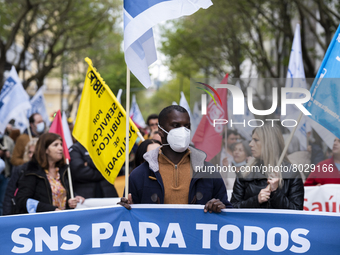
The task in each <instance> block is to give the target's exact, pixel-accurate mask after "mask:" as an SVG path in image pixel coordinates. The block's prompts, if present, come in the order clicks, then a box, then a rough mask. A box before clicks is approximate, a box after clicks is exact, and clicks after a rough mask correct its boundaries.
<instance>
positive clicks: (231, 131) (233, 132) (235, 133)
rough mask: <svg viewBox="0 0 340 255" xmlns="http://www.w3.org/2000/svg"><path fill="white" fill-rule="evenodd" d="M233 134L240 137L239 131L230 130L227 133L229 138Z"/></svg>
mask: <svg viewBox="0 0 340 255" xmlns="http://www.w3.org/2000/svg"><path fill="white" fill-rule="evenodd" d="M231 134H233V135H238V133H237V130H232V129H231V130H228V131H227V138H228V137H229V136H230V135H231Z"/></svg>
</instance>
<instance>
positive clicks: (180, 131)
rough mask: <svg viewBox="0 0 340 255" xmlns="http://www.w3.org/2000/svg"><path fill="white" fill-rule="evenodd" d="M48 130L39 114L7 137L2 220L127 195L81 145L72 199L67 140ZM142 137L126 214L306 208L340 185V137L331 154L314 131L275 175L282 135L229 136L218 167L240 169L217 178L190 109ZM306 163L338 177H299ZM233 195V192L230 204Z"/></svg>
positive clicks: (276, 131)
mask: <svg viewBox="0 0 340 255" xmlns="http://www.w3.org/2000/svg"><path fill="white" fill-rule="evenodd" d="M47 129H48V127H46V124H45V123H44V121H43V119H42V117H41V115H40V114H37V113H36V114H33V115H32V116H31V117H30V118H29V129H27V130H26V131H25V132H24V133H23V134H20V133H18V130H16V129H13V123H12V122H10V123H9V124H8V126H7V128H6V131H5V132H4V134H0V172H1V174H0V214H1V215H11V214H17V213H35V212H45V211H57V210H64V209H72V208H75V207H76V205H77V203H83V202H84V200H85V199H88V198H106V197H119V196H122V193H123V190H118V189H116V188H115V186H117V187H118V186H119V185H118V183H117V185H116V184H115V185H112V184H110V183H109V182H108V181H107V180H105V179H104V177H103V176H102V175H101V173H100V172H99V171H98V169H96V166H95V165H94V163H93V161H92V159H91V157H90V155H89V153H88V152H87V150H86V149H85V148H84V147H83V146H82V145H81V144H80V143H79V142H77V141H74V144H73V145H72V147H71V148H70V149H69V152H70V156H71V161H70V170H71V174H72V186H73V190H74V195H75V196H74V198H71V196H70V190H69V181H68V176H67V174H66V172H67V171H66V169H67V165H66V164H65V160H64V156H63V148H62V143H63V142H64V141H62V139H61V137H60V136H59V135H56V134H53V133H46V130H47ZM141 132H142V135H143V137H144V139H145V140H144V141H141V140H137V141H136V143H135V145H134V148H133V150H132V152H131V154H130V159H131V160H130V165H129V166H128V167H129V168H130V177H129V187H130V190H129V193H130V194H129V196H128V199H125V198H122V199H121V202H120V203H119V204H121V205H122V206H124V207H126V208H127V209H130V208H131V207H130V205H131V204H133V203H151V204H155V203H156V204H157V203H160V204H201V205H205V207H204V211H205V212H207V211H209V212H220V211H221V209H223V208H232V207H234V208H274V209H294V210H302V209H303V201H304V185H305V186H312V185H323V184H340V172H339V170H338V169H340V140H339V139H335V141H334V146H333V148H332V150H326V151H325V150H324V148H323V146H322V144H321V139H320V138H319V137H318V136H317V134H315V133H313V134H312V135H309V138H308V140H309V146H308V150H307V151H304V152H300V151H298V150H297V149H296V146H295V145H294V144H295V143H292V145H291V146H290V148H289V149H288V153H287V155H284V157H283V161H282V162H281V165H280V166H281V169H282V167H283V168H285V167H286V168H287V169H289V170H288V171H285V172H282V171H271V170H269V171H268V169H271V168H270V166H278V163H279V158H280V156H281V154H282V152H283V148H284V145H285V140H284V135H283V134H282V130H281V129H280V128H279V127H275V126H274V127H272V126H270V125H264V126H262V127H258V128H255V129H254V130H253V133H252V140H251V141H246V140H245V139H243V138H242V137H241V136H240V135H239V134H238V132H237V131H236V130H228V132H227V135H226V142H225V144H224V145H223V148H222V151H221V153H220V155H219V156H218V158H217V162H219V164H220V166H223V167H226V168H227V169H233V171H226V172H220V173H218V172H215V173H213V174H211V173H203V172H200V171H196V170H195V169H197V167H199V168H202V169H203V168H204V167H209V166H212V164H211V163H209V162H206V161H205V158H206V154H205V153H204V152H203V151H201V150H198V149H197V148H195V146H194V144H192V143H191V142H190V117H189V114H188V113H187V111H186V110H185V109H184V108H182V107H180V106H177V105H172V106H169V107H166V108H164V109H163V110H162V111H161V112H160V114H159V115H157V114H151V115H149V117H148V119H147V128H145V129H142V130H141ZM302 155H303V156H302ZM305 163H307V164H309V165H311V166H312V165H313V166H314V168H316V169H317V168H318V167H320V166H326V167H329V166H331V167H332V169H334V171H332V172H330V171H326V172H320V171H315V172H313V173H311V174H309V172H308V171H303V172H302V173H301V172H300V171H292V165H294V164H304V165H306V164H305ZM228 167H229V168H228ZM230 167H231V168H230ZM123 168H124V167H123ZM243 169H249V171H243ZM120 174H121V175H123V174H124V171H123V170H122V171H121V172H120ZM118 181H119V178H117V182H118ZM120 186H121V185H120ZM227 190H233V193H232V197H231V198H228V196H227Z"/></svg>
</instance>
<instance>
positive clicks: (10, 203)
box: [2, 163, 28, 215]
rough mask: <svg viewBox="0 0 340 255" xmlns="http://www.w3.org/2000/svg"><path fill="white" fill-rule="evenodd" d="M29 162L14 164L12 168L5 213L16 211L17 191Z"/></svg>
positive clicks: (4, 205) (9, 213)
mask: <svg viewBox="0 0 340 255" xmlns="http://www.w3.org/2000/svg"><path fill="white" fill-rule="evenodd" d="M27 165H28V163H25V164H23V165H20V166H14V167H13V169H12V174H11V178H10V180H9V182H8V184H7V187H6V193H5V198H4V203H3V211H2V214H3V215H11V214H15V213H16V208H15V207H16V201H15V197H14V195H15V193H16V190H17V188H18V184H19V179H20V178H21V177H22V176H23V173H24V172H25V169H26V168H27Z"/></svg>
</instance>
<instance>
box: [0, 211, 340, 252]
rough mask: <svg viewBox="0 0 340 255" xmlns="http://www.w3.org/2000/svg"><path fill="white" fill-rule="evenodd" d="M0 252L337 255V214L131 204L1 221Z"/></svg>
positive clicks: (8, 217)
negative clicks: (216, 210)
mask: <svg viewBox="0 0 340 255" xmlns="http://www.w3.org/2000/svg"><path fill="white" fill-rule="evenodd" d="M0 225H1V231H0V240H1V242H0V251H1V254H44V255H49V254H61V255H62V254H88V255H90V254H92V255H93V254H106V255H108V254H226V253H227V254H245V253H250V252H251V253H252V254H274V253H275V254H276V253H280V254H296V253H299V254H323V253H324V252H325V251H327V254H330V255H332V254H339V250H340V244H339V236H338V234H339V229H340V214H338V213H315V212H302V211H292V210H260V209H255V210H242V209H229V210H223V212H222V213H220V214H216V213H211V214H210V213H204V212H203V206H200V205H193V206H191V205H183V206H174V205H156V206H154V205H134V206H133V208H132V209H131V210H126V209H125V208H123V207H121V206H113V207H106V208H100V209H88V210H70V211H62V212H51V213H40V214H34V215H17V216H7V217H1V218H0Z"/></svg>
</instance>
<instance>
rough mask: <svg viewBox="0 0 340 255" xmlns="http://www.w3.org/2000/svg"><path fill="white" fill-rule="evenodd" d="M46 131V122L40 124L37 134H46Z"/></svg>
mask: <svg viewBox="0 0 340 255" xmlns="http://www.w3.org/2000/svg"><path fill="white" fill-rule="evenodd" d="M44 130H45V123H44V122H40V123H39V124H38V125H37V132H38V133H42V132H44Z"/></svg>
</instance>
